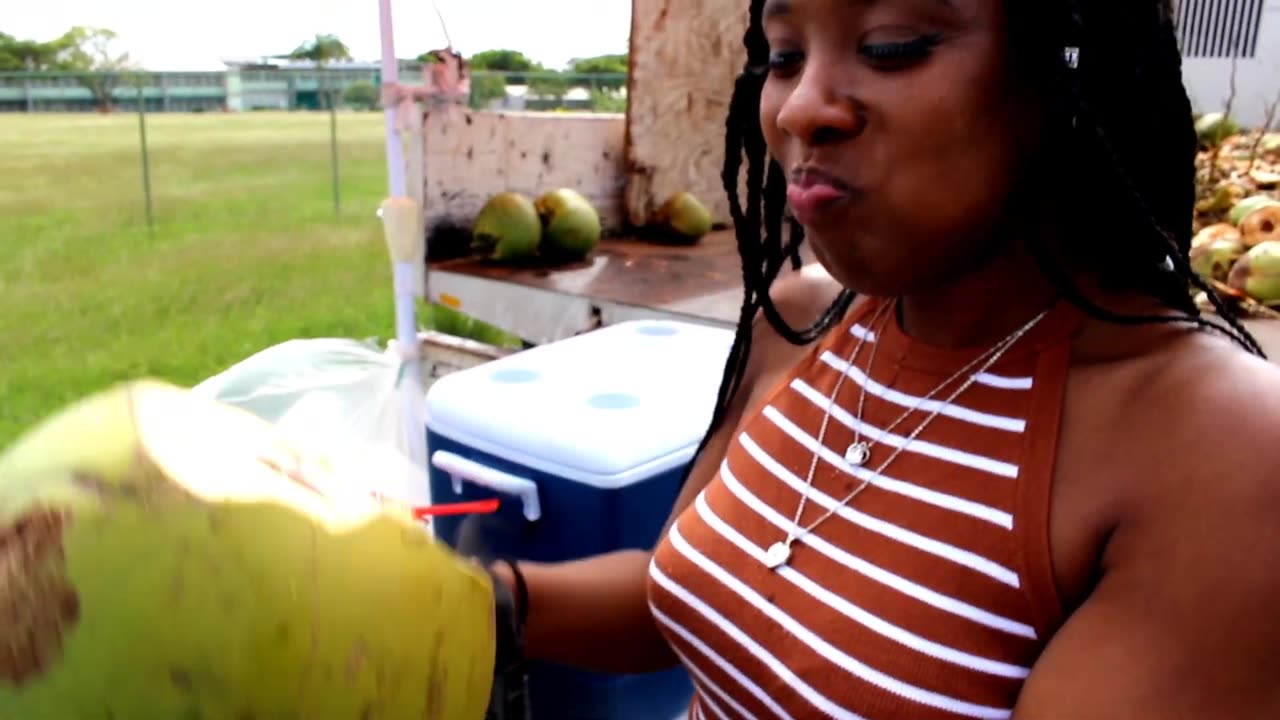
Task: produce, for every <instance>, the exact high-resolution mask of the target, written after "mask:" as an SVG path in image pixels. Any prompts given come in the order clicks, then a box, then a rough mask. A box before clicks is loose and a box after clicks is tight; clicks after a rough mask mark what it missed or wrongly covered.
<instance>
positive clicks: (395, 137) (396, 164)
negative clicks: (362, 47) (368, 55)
mask: <svg viewBox="0 0 1280 720" xmlns="http://www.w3.org/2000/svg"><path fill="white" fill-rule="evenodd" d="M378 10H379V23H378V24H379V26H380V28H381V29H382V83H383V85H389V84H394V83H398V82H400V62H399V60H397V59H396V39H395V28H394V25H393V23H392V20H391V0H378ZM398 109H399V108H398V107H397V106H396V103H387V107H385V108H383V109H382V112H383V114H384V115H385V117H386V133H387V184H388V191H389V192H388V194H389V195H391V196H392V197H400V196H403V195H404V194H405V183H404V144H403V143H401V141H400V134H399V132H397V130H396V113H397V111H398Z"/></svg>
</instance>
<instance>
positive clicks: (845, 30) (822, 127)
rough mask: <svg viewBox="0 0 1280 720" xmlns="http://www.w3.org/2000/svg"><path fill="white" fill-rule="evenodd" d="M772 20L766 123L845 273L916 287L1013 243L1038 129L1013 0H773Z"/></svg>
mask: <svg viewBox="0 0 1280 720" xmlns="http://www.w3.org/2000/svg"><path fill="white" fill-rule="evenodd" d="M764 29H765V34H766V37H767V38H768V41H769V46H770V69H769V76H768V78H767V80H766V81H765V85H764V90H763V94H762V96H761V101H760V120H761V123H762V127H763V130H764V135H765V139H766V141H767V142H768V146H769V152H770V155H772V157H773V158H774V159H776V160H777V161H778V162H779V163H781V165H782V167H783V169H784V170H785V171H786V173H787V176H788V205H789V207H790V208H791V212H792V214H793V215H794V216H795V217H796V219H797V220H799V221H800V223H801V224H802V225H804V228H805V235H806V238H807V239H808V241H809V242H810V243H811V246H812V247H813V249H814V252H815V253H816V254H817V256H818V258H819V259H820V260H821V261H822V263H823V264H824V265H825V266H826V267H827V269H828V271H829V272H830V273H831V274H832V275H833V276H834V277H835V278H836V279H837V280H839V281H841V282H842V283H843V284H844V285H845V286H847V287H849V288H851V289H853V290H855V291H857V292H859V293H865V294H871V295H902V294H911V293H914V292H919V291H922V290H927V289H929V288H931V287H934V286H937V285H939V284H942V283H945V282H947V281H948V280H950V279H952V278H954V277H956V276H957V275H958V274H961V273H963V272H965V271H966V270H969V269H972V268H973V267H975V266H976V265H977V264H979V263H980V262H981V260H982V259H983V258H987V257H989V255H990V253H992V252H997V251H998V250H999V247H998V246H996V245H994V244H993V243H994V242H995V240H994V237H995V236H996V235H997V229H996V227H997V225H998V224H1000V222H1001V220H1002V219H1003V218H1002V216H1003V215H1004V213H1005V211H1006V203H1007V197H1008V195H1009V194H1010V192H1011V190H1013V189H1014V184H1015V172H1016V165H1017V164H1018V163H1019V160H1020V158H1023V157H1024V155H1025V153H1026V152H1027V151H1028V150H1030V149H1031V148H1032V145H1031V140H1032V136H1033V134H1034V133H1033V132H1032V129H1033V127H1034V125H1033V122H1032V121H1031V120H1030V118H1031V113H1030V112H1029V111H1030V109H1031V103H1030V102H1029V101H1027V100H1026V99H1025V98H1023V97H1020V96H1021V95H1023V93H1020V92H1019V91H1018V90H1017V89H1016V87H1015V85H1014V82H1013V79H1012V78H1013V75H1014V74H1013V72H1012V71H1011V68H1010V65H1009V63H1010V58H1009V57H1008V53H1007V50H1006V44H1007V43H1006V41H1005V32H1006V31H1005V23H1004V10H1003V3H1001V2H1000V0H769V1H768V2H767V3H766V7H765V10H764ZM1014 230H1015V231H1016V230H1017V228H1014Z"/></svg>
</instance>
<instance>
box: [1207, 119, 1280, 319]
mask: <svg viewBox="0 0 1280 720" xmlns="http://www.w3.org/2000/svg"><path fill="white" fill-rule="evenodd" d="M1196 131H1197V133H1198V134H1199V136H1200V143H1201V149H1200V152H1199V154H1198V156H1197V158H1196V192H1197V202H1196V217H1195V231H1196V235H1195V237H1194V238H1193V239H1192V241H1191V265H1192V267H1193V268H1194V269H1195V271H1196V272H1197V273H1198V274H1199V275H1200V276H1201V277H1202V278H1204V280H1205V281H1206V282H1208V283H1209V284H1210V285H1211V286H1212V287H1214V289H1216V290H1217V291H1218V292H1219V294H1221V295H1222V296H1223V297H1224V298H1226V299H1227V300H1229V301H1230V302H1231V303H1232V305H1233V306H1234V307H1233V308H1232V309H1233V310H1235V311H1237V312H1239V313H1240V314H1241V315H1243V316H1246V317H1268V318H1280V133H1275V132H1267V131H1266V130H1252V131H1242V130H1241V129H1240V128H1239V127H1238V126H1237V125H1236V124H1235V123H1233V122H1232V121H1231V120H1230V118H1228V117H1226V116H1225V115H1223V114H1222V113H1213V114H1209V115H1205V116H1203V117H1201V118H1199V119H1198V120H1197V122H1196ZM1197 302H1198V303H1199V304H1200V306H1201V307H1203V308H1205V309H1206V310H1211V309H1212V308H1211V306H1210V305H1209V303H1208V301H1207V299H1206V298H1204V297H1203V296H1200V297H1198V298H1197Z"/></svg>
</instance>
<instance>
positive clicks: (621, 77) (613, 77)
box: [569, 53, 630, 90]
mask: <svg viewBox="0 0 1280 720" xmlns="http://www.w3.org/2000/svg"><path fill="white" fill-rule="evenodd" d="M629 70H630V68H629V62H628V56H627V55H626V54H625V53H624V54H621V55H597V56H596V57H589V58H575V59H573V60H570V61H569V72H571V73H573V74H574V75H591V76H600V77H592V78H590V80H591V83H590V84H591V87H592V89H593V90H594V89H602V90H620V89H621V88H623V87H624V86H626V84H627V72H628V71H629Z"/></svg>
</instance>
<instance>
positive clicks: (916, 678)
mask: <svg viewBox="0 0 1280 720" xmlns="http://www.w3.org/2000/svg"><path fill="white" fill-rule="evenodd" d="M881 307H882V303H879V302H866V303H863V304H862V305H861V307H859V308H856V309H855V310H854V311H853V312H852V313H851V314H850V316H849V317H848V318H846V320H845V321H844V322H843V323H842V324H841V325H839V326H837V327H836V328H834V329H833V330H832V331H831V332H830V333H828V334H827V335H826V336H825V337H824V339H823V340H822V341H820V342H819V343H818V344H817V345H816V346H815V348H814V349H813V351H811V352H810V353H808V354H806V355H805V358H804V360H803V361H802V362H801V363H800V364H799V365H798V366H797V367H796V368H795V369H794V370H792V371H791V372H790V373H789V374H788V375H787V376H786V377H785V378H784V379H783V380H782V381H781V382H779V383H778V385H777V386H776V387H775V388H773V389H772V390H771V392H770V393H769V394H768V395H766V396H765V398H764V399H763V401H762V402H763V405H762V406H760V407H758V409H756V410H754V411H753V413H752V414H751V415H749V416H748V417H746V418H744V422H743V424H742V425H741V426H740V427H739V429H738V434H737V436H736V437H735V438H733V440H732V442H731V443H730V445H729V449H728V451H727V453H726V457H725V458H724V461H723V463H722V465H721V467H720V472H719V474H718V475H717V476H716V477H715V478H714V479H713V480H712V482H711V483H710V484H709V485H708V487H707V488H706V489H705V490H704V491H703V492H702V493H701V494H700V495H699V496H698V497H697V498H696V500H695V502H694V503H692V504H691V505H690V507H689V508H688V509H687V510H686V511H685V512H683V513H682V514H681V515H680V516H679V517H678V518H677V521H676V522H675V523H674V524H673V526H672V529H671V531H670V533H669V534H668V535H667V536H666V537H665V538H664V539H663V541H662V543H661V544H660V545H659V546H658V548H657V549H656V550H655V553H654V557H653V561H652V563H651V564H650V569H649V580H648V587H649V602H650V606H651V609H652V611H653V615H654V617H655V619H656V620H657V624H658V627H659V629H660V630H661V631H662V632H663V633H664V635H665V636H666V638H667V639H668V641H669V642H670V644H671V646H672V647H673V649H674V650H675V652H676V654H677V656H678V657H679V658H680V660H681V661H682V662H683V664H684V666H685V667H686V668H687V669H688V671H689V673H690V675H691V677H692V678H693V680H694V684H695V686H696V694H695V698H694V701H693V704H692V707H691V709H690V717H692V718H695V719H697V720H702V719H703V718H708V719H710V718H717V719H719V718H797V719H800V718H816V717H830V718H849V719H850V720H853V719H855V718H856V719H865V720H908V719H909V720H926V719H929V718H942V719H947V720H949V719H955V718H991V719H998V718H1008V717H1010V716H1011V715H1012V711H1013V706H1014V703H1015V702H1016V700H1017V697H1018V693H1019V690H1020V689H1021V687H1022V684H1023V682H1024V680H1025V678H1026V677H1027V675H1028V673H1029V671H1030V667H1031V665H1032V663H1033V662H1034V661H1035V660H1036V658H1037V657H1038V655H1039V654H1040V652H1041V651H1042V649H1043V648H1044V646H1045V644H1046V642H1047V640H1048V638H1049V636H1050V635H1051V634H1052V633H1053V632H1054V631H1055V630H1056V629H1057V627H1058V626H1059V624H1060V623H1061V622H1062V615H1063V612H1062V608H1061V605H1060V602H1059V600H1058V594H1057V590H1056V585H1055V580H1054V575H1053V570H1052V564H1051V561H1050V554H1049V538H1048V519H1049V486H1050V481H1051V477H1052V474H1053V468H1054V454H1055V450H1056V446H1057V438H1058V426H1059V417H1060V410H1061V404H1062V398H1063V391H1064V387H1065V384H1066V375H1067V367H1068V359H1069V353H1070V345H1071V337H1072V336H1073V334H1074V333H1075V330H1076V328H1078V327H1079V324H1080V316H1079V315H1078V313H1077V312H1076V311H1074V309H1072V308H1071V307H1070V306H1069V305H1068V304H1066V303H1060V304H1059V305H1057V306H1055V307H1054V308H1053V309H1051V310H1050V311H1049V312H1048V314H1047V315H1045V317H1043V318H1042V319H1041V321H1040V322H1039V324H1038V325H1036V326H1035V327H1033V328H1032V329H1031V330H1030V331H1029V332H1027V333H1026V334H1025V335H1024V336H1022V337H1021V338H1020V339H1019V340H1018V342H1017V343H1016V344H1014V345H1013V346H1011V348H1010V349H1009V350H1008V351H1007V353H1006V354H1005V355H1004V356H1003V357H1002V358H1001V359H1000V360H999V361H998V362H997V363H996V364H995V365H993V366H991V367H990V368H989V369H987V370H986V371H985V372H983V373H982V374H980V375H978V376H977V378H976V381H975V382H974V383H973V384H972V385H971V386H970V387H969V388H968V389H967V390H966V391H965V392H964V393H963V394H961V395H959V396H958V397H956V398H955V399H954V401H952V402H949V403H948V402H945V400H947V399H948V398H949V397H950V396H951V393H952V392H954V390H955V389H956V388H957V387H958V386H959V384H960V382H956V383H953V384H952V385H951V386H949V387H947V388H945V389H944V390H943V391H942V392H940V393H938V394H935V395H934V396H933V397H932V398H930V397H928V396H929V394H930V393H931V392H932V391H934V389H935V388H936V387H937V386H938V385H939V384H941V383H942V382H944V381H945V380H946V379H947V378H949V377H951V376H952V375H953V374H954V373H955V372H956V371H957V370H959V369H961V368H963V367H964V366H965V365H966V364H968V363H969V362H970V361H971V360H972V359H974V358H976V357H978V356H979V355H982V354H983V352H984V351H985V350H987V348H981V349H978V350H973V351H968V350H955V349H944V348H937V347H931V346H927V345H924V344H922V343H919V342H916V341H913V340H912V339H910V338H909V337H908V336H907V335H905V334H904V333H902V332H901V330H900V329H899V327H898V323H897V322H896V321H895V320H894V319H893V318H894V314H893V313H892V312H891V311H890V312H883V313H876V312H875V311H876V310H877V309H878V308H881ZM885 309H887V307H886V308H885ZM877 318H879V321H877V322H872V321H873V320H876V319H877ZM860 337H861V338H863V339H864V345H863V348H862V349H861V351H860V352H859V353H858V357H857V359H856V360H855V362H854V363H852V364H850V363H849V362H848V359H849V358H850V356H851V354H852V352H853V350H854V349H855V344H856V343H857V342H858V339H859V338H860ZM873 345H874V346H875V347H876V349H875V354H874V356H872V355H871V347H872V346H873ZM869 357H871V358H872V360H873V364H872V367H871V368H870V370H869V371H868V370H867V359H868V358H869ZM842 374H843V375H844V377H845V379H844V381H843V382H842V384H841V388H840V393H839V395H838V399H837V401H836V404H835V405H834V408H833V410H832V411H831V417H830V418H829V419H828V422H827V429H826V433H825V438H824V442H823V443H822V445H821V446H819V444H818V442H817V437H818V436H819V434H820V432H819V431H820V428H821V426H822V421H823V418H824V416H825V415H826V413H827V409H828V406H829V402H830V398H831V393H832V392H833V391H834V390H835V388H836V382H837V380H838V378H839V377H840V376H841V375H842ZM967 377H968V376H967V375H966V376H965V378H967ZM963 379H964V378H962V381H963ZM864 391H865V395H862V393H863V392H864ZM860 401H861V403H862V414H861V416H860V417H861V419H860V420H859V416H858V407H859V402H860ZM935 410H936V411H938V412H937V414H936V415H935V416H934V418H933V420H932V421H931V423H930V424H929V425H927V426H926V427H925V428H924V430H923V431H922V432H920V433H919V435H918V436H916V437H915V439H914V440H910V441H908V436H910V435H911V434H912V432H913V431H914V430H916V427H917V425H919V424H920V421H921V420H922V419H924V418H925V417H926V416H928V415H929V414H931V413H933V412H934V411H935ZM904 412H910V415H909V416H907V417H906V419H905V420H902V421H901V422H900V423H899V424H898V425H897V427H896V428H893V429H892V430H890V431H889V432H884V433H883V434H882V433H881V431H882V430H883V429H884V428H885V427H886V426H889V425H892V424H893V423H894V422H895V421H897V420H898V419H899V418H900V416H902V414H903V413H904ZM856 430H861V437H862V439H867V440H871V441H872V452H871V458H870V460H869V461H867V462H865V463H864V464H862V465H861V466H860V467H854V466H851V465H850V464H848V463H847V462H846V461H845V460H844V455H845V448H846V447H848V446H849V445H850V444H851V443H852V442H853V441H854V440H855V439H856V438H857V436H856V434H855V431H856ZM898 448H902V449H901V451H900V452H899V453H898V455H897V457H896V459H894V460H893V461H892V463H891V464H889V465H888V466H887V467H885V468H884V470H883V471H882V472H881V473H876V472H873V471H874V469H876V468H879V467H880V465H881V463H882V462H884V459H885V458H887V457H888V456H889V455H890V454H892V453H893V452H894V451H895V450H897V449H898ZM815 452H818V453H819V459H818V462H817V464H816V472H815V473H814V479H813V484H812V486H811V487H810V488H809V489H808V491H807V492H808V500H807V502H806V506H805V510H804V514H803V517H802V519H801V521H800V523H799V525H800V527H801V528H803V527H807V526H808V525H810V524H811V523H812V521H813V520H815V519H817V518H819V517H821V516H822V515H824V514H827V513H828V512H829V511H830V510H831V509H832V508H838V509H837V510H836V512H835V513H834V514H832V515H831V516H830V517H829V518H827V519H826V520H825V521H824V522H822V523H821V524H819V525H817V526H816V527H815V528H814V529H813V530H812V531H811V532H809V533H808V534H804V535H801V537H800V538H799V539H798V540H796V541H795V543H794V544H793V551H792V554H791V556H790V560H789V562H788V563H786V564H785V565H783V566H781V567H780V568H778V569H776V570H771V569H769V568H768V567H766V565H765V564H764V562H765V556H766V552H767V550H768V549H769V547H770V546H771V545H773V544H774V543H777V542H779V541H782V540H785V539H786V537H787V533H788V531H789V530H790V529H792V528H795V527H796V525H795V524H794V523H793V518H794V517H795V513H796V509H797V507H798V503H799V501H800V498H801V493H802V492H805V488H806V478H807V476H808V474H809V468H810V463H811V462H812V461H813V457H814V453H815ZM864 480H869V481H870V484H869V485H868V486H867V487H866V488H865V489H864V491H863V492H861V494H859V495H857V496H856V498H855V499H854V500H852V501H851V502H849V503H848V504H847V505H844V506H843V507H840V506H839V502H840V501H841V500H842V499H844V498H845V497H846V496H847V495H848V494H849V492H850V491H851V490H853V489H854V488H856V487H857V486H858V485H860V484H862V483H863V481H864Z"/></svg>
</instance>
